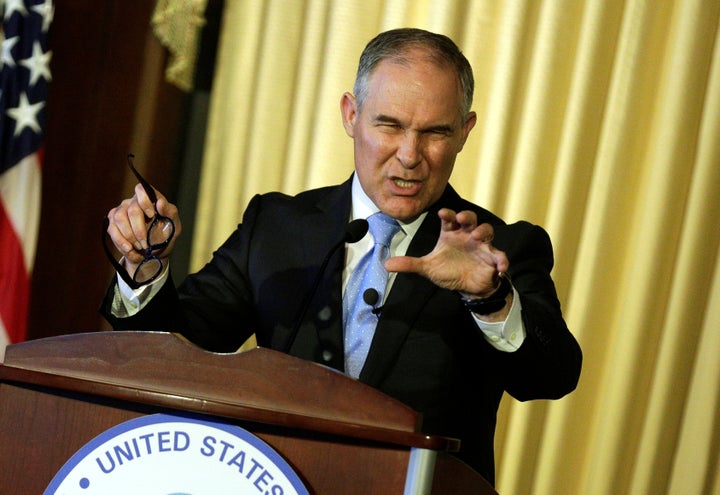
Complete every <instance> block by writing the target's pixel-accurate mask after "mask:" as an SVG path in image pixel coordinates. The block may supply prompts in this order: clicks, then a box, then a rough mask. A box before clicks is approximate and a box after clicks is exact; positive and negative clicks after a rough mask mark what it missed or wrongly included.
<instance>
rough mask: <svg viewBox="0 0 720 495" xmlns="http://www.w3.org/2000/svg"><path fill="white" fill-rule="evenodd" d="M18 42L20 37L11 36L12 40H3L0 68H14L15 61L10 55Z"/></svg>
mask: <svg viewBox="0 0 720 495" xmlns="http://www.w3.org/2000/svg"><path fill="white" fill-rule="evenodd" d="M19 40H20V36H13V37H12V38H7V39H6V40H3V42H2V63H1V64H0V67H5V66H6V65H7V66H8V67H15V59H14V58H13V55H12V49H13V48H15V45H16V44H17V42H18V41H19Z"/></svg>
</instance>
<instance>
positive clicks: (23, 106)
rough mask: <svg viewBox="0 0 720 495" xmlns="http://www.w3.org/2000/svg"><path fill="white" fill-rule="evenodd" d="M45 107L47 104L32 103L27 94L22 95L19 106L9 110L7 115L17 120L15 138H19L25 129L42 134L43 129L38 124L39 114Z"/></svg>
mask: <svg viewBox="0 0 720 495" xmlns="http://www.w3.org/2000/svg"><path fill="white" fill-rule="evenodd" d="M44 106H45V102H42V101H40V102H38V103H30V102H29V101H28V97H27V93H25V92H23V93H20V102H19V105H18V106H17V107H15V108H8V109H7V114H8V115H9V116H10V117H11V118H13V119H14V120H15V133H14V136H19V135H20V133H22V131H23V130H24V129H25V128H28V127H29V128H30V129H32V130H33V132H35V133H36V134H40V132H41V131H42V129H41V128H40V124H39V123H38V113H39V112H40V110H42V108H43V107H44Z"/></svg>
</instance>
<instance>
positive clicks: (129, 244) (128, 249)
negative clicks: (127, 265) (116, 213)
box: [107, 211, 143, 263]
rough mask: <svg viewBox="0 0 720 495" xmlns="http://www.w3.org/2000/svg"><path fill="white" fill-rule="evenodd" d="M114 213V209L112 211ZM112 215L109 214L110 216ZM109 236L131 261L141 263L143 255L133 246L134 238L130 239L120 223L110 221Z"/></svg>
mask: <svg viewBox="0 0 720 495" xmlns="http://www.w3.org/2000/svg"><path fill="white" fill-rule="evenodd" d="M111 214H112V211H111ZM109 217H110V215H108V218H109ZM107 233H108V236H110V240H111V241H112V243H113V244H114V245H115V248H116V249H117V250H118V251H119V252H120V253H121V254H122V255H123V256H124V257H125V258H126V259H128V260H129V261H131V262H134V263H139V262H140V261H142V259H143V256H142V254H140V253H139V252H138V251H137V250H135V248H134V246H133V242H134V239H133V240H130V239H128V238H127V237H126V236H125V235H124V234H123V233H122V232H121V231H120V229H119V228H118V224H117V223H114V222H110V223H109V224H108V228H107Z"/></svg>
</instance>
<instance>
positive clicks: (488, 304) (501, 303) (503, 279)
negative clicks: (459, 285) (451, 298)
mask: <svg viewBox="0 0 720 495" xmlns="http://www.w3.org/2000/svg"><path fill="white" fill-rule="evenodd" d="M511 290H512V284H511V283H510V278H509V277H508V276H507V275H505V274H502V275H500V285H498V288H497V290H496V291H495V292H493V293H492V294H490V295H489V296H488V297H483V298H482V299H469V298H467V297H461V299H460V300H461V301H462V303H463V304H464V305H465V307H466V308H467V309H469V310H470V311H472V312H473V313H476V314H479V315H489V314H491V313H495V312H496V311H500V310H501V309H503V308H504V307H505V304H507V301H506V299H507V295H508V294H509V293H510V291H511Z"/></svg>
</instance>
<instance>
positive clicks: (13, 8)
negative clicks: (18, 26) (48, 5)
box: [5, 0, 28, 20]
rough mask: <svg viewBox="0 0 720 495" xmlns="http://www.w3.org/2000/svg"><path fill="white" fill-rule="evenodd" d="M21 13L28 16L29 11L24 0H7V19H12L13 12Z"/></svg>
mask: <svg viewBox="0 0 720 495" xmlns="http://www.w3.org/2000/svg"><path fill="white" fill-rule="evenodd" d="M15 12H17V13H19V14H20V15H23V16H27V14H28V11H27V9H26V8H25V3H24V1H23V0H5V20H8V19H10V17H12V15H13V13H15Z"/></svg>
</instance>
